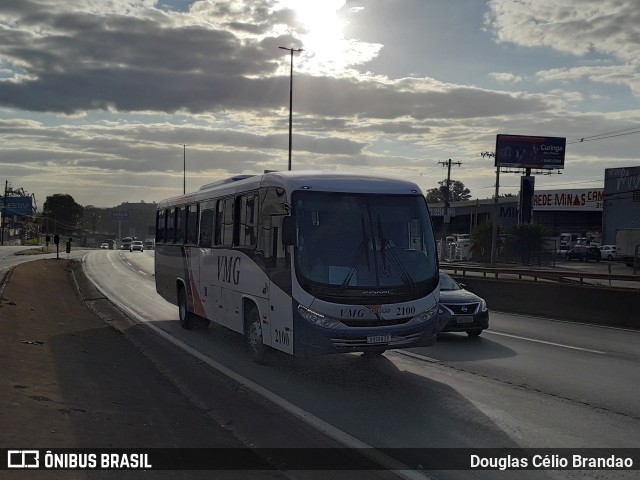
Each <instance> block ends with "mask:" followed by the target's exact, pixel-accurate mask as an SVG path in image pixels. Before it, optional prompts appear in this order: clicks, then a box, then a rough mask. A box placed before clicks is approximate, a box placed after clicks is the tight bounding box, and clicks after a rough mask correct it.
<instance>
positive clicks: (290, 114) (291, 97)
mask: <svg viewBox="0 0 640 480" xmlns="http://www.w3.org/2000/svg"><path fill="white" fill-rule="evenodd" d="M278 48H281V49H282V50H288V51H289V52H291V69H290V73H289V170H291V145H292V143H293V52H301V51H302V49H301V48H287V47H278Z"/></svg>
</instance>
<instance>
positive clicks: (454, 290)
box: [438, 272, 489, 337]
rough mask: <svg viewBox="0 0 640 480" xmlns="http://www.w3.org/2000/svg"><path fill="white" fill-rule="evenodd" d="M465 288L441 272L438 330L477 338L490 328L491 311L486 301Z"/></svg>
mask: <svg viewBox="0 0 640 480" xmlns="http://www.w3.org/2000/svg"><path fill="white" fill-rule="evenodd" d="M464 286H465V285H464V284H462V283H458V282H456V281H455V280H454V279H453V278H451V277H450V276H449V275H447V274H446V273H444V272H440V307H439V309H438V330H439V331H440V332H466V333H467V335H469V336H470V337H477V336H478V335H480V334H481V333H482V331H483V330H484V329H486V328H489V309H488V308H487V302H485V301H484V299H482V298H480V297H479V296H478V295H476V294H474V293H471V292H470V291H468V290H465V288H464Z"/></svg>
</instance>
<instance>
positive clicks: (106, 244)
mask: <svg viewBox="0 0 640 480" xmlns="http://www.w3.org/2000/svg"><path fill="white" fill-rule="evenodd" d="M100 248H104V249H105V250H109V244H108V243H107V242H104V243H102V244H100Z"/></svg>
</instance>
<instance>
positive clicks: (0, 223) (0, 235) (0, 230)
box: [0, 180, 9, 245]
mask: <svg viewBox="0 0 640 480" xmlns="http://www.w3.org/2000/svg"><path fill="white" fill-rule="evenodd" d="M8 192H9V180H5V181H4V197H3V200H4V205H3V207H2V218H1V219H0V245H4V226H5V224H6V223H7V195H8Z"/></svg>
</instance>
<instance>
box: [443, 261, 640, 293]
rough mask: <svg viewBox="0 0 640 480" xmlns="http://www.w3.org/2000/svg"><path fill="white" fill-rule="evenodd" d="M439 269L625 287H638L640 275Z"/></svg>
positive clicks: (454, 266) (458, 267)
mask: <svg viewBox="0 0 640 480" xmlns="http://www.w3.org/2000/svg"><path fill="white" fill-rule="evenodd" d="M440 269H441V270H444V271H446V272H448V273H449V272H453V274H454V275H461V276H462V277H466V276H469V277H472V276H473V277H478V276H482V277H483V278H495V279H496V280H498V279H500V278H502V279H512V280H513V279H517V280H526V281H534V282H538V281H547V282H549V281H550V282H558V283H573V284H580V285H590V286H607V285H604V284H601V283H598V281H599V280H604V281H606V282H607V283H608V286H616V287H627V288H639V289H640V276H638V275H620V274H611V273H592V272H583V271H575V270H564V271H558V270H543V269H540V270H535V269H531V268H528V269H524V268H503V267H483V266H478V265H464V264H452V263H444V262H443V263H441V264H440ZM612 282H616V285H612ZM618 282H629V283H628V284H626V285H625V284H620V283H618Z"/></svg>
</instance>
